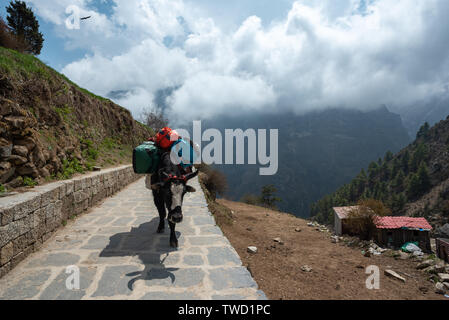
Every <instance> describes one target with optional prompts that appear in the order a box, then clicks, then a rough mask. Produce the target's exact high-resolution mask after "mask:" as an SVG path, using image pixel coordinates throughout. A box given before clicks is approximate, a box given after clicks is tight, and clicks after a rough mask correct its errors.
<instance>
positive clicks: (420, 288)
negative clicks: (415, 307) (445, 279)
mask: <svg viewBox="0 0 449 320" xmlns="http://www.w3.org/2000/svg"><path fill="white" fill-rule="evenodd" d="M418 289H419V291H421V292H422V293H424V294H426V293H427V292H429V289H427V288H426V287H419V288H418Z"/></svg>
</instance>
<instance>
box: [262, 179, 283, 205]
mask: <svg viewBox="0 0 449 320" xmlns="http://www.w3.org/2000/svg"><path fill="white" fill-rule="evenodd" d="M276 192H277V189H276V187H275V186H274V185H272V184H269V185H266V186H264V187H262V194H261V196H260V202H261V204H262V205H263V206H264V207H267V208H271V209H276V202H280V201H281V199H280V198H278V197H275V196H274V194H275V193H276Z"/></svg>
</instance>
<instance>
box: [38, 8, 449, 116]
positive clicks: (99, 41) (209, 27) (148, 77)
mask: <svg viewBox="0 0 449 320" xmlns="http://www.w3.org/2000/svg"><path fill="white" fill-rule="evenodd" d="M77 1H78V3H79V5H80V6H82V7H83V8H85V10H86V12H89V13H90V12H91V11H89V10H90V9H89V1H88V0H77ZM32 2H33V3H34V5H35V6H36V7H38V8H39V11H38V12H39V14H40V15H42V16H44V17H46V18H47V19H49V21H52V22H53V23H55V24H57V25H61V26H62V24H61V19H62V18H61V17H63V14H59V13H58V12H60V11H61V10H62V9H61V8H63V4H62V3H64V4H65V2H64V1H61V4H59V1H58V6H57V7H53V8H51V7H50V4H51V3H53V4H54V3H55V1H50V0H39V1H32ZM73 2H74V1H72V0H71V1H70V3H73ZM75 2H76V1H75ZM114 2H115V4H116V6H115V8H114V12H113V14H112V16H110V17H107V16H105V15H100V14H96V16H95V17H98V20H97V19H95V22H93V25H92V26H90V27H86V30H82V31H81V32H79V33H78V34H71V33H69V32H67V31H65V30H62V29H60V30H61V31H60V32H61V33H62V34H64V36H65V37H66V38H67V39H69V40H68V43H70V44H71V45H73V46H80V47H83V48H87V49H88V50H89V51H90V52H91V54H89V55H87V56H86V57H84V58H83V59H82V60H80V61H75V62H73V63H71V64H69V65H67V66H66V67H65V68H64V70H63V72H64V73H65V74H66V75H67V76H69V77H70V78H71V79H72V80H74V81H75V82H77V83H79V84H80V85H81V86H84V87H87V88H88V89H90V90H92V91H94V92H95V93H97V94H102V95H106V94H108V93H109V92H110V91H116V90H128V95H127V96H125V97H124V98H121V99H120V100H119V101H117V102H119V103H122V104H123V105H124V106H125V107H128V108H130V109H131V110H132V111H133V112H134V115H135V116H137V113H138V112H139V111H140V110H141V108H142V107H144V106H145V105H144V104H149V103H150V101H145V100H146V99H148V100H151V99H152V97H154V95H155V93H156V92H157V91H158V90H162V89H165V88H167V87H170V88H175V90H174V92H173V94H172V96H171V97H170V98H169V99H168V100H167V102H168V103H169V104H170V106H171V108H172V109H171V110H172V112H173V114H175V115H176V114H178V115H179V114H182V115H184V116H189V115H191V116H192V117H208V116H212V115H216V114H220V113H224V112H238V110H265V111H267V110H268V111H279V110H280V111H282V110H294V111H296V112H298V113H301V112H307V111H310V110H317V109H322V108H327V107H346V108H356V109H370V108H374V107H378V106H380V105H382V104H387V105H390V106H393V107H395V108H400V107H401V106H405V105H409V104H412V103H414V102H416V101H421V100H423V99H425V98H426V97H431V96H433V95H434V94H437V93H440V92H441V91H442V90H443V88H445V87H447V85H448V82H449V79H448V78H449V76H448V75H449V20H448V19H447V15H448V14H449V2H448V1H447V0H426V1H422V0H397V1H390V0H365V1H364V3H365V4H366V5H365V6H363V3H362V4H361V2H360V1H358V0H341V1H334V0H323V1H319V2H317V1H312V0H302V1H297V2H295V3H294V4H293V6H292V7H291V9H290V11H289V12H288V15H286V16H284V18H283V19H279V20H277V21H276V22H273V23H271V24H269V25H266V24H263V23H262V21H261V19H260V18H258V17H256V16H250V17H248V18H247V19H246V20H245V21H244V22H243V23H242V24H241V25H240V26H239V27H238V28H237V29H232V28H231V29H222V28H220V27H219V26H217V25H216V23H215V21H214V19H213V18H212V17H208V16H199V15H198V12H201V11H199V10H196V8H195V7H194V3H193V4H192V2H189V3H184V2H183V1H182V0H175V1H168V0H131V1H130V0H126V1H125V0H115V1H114ZM67 3H68V1H67ZM336 3H338V5H336ZM51 9H53V13H54V16H52V15H51V14H50V13H51V12H50V11H49V10H51ZM223 14H226V13H223ZM58 17H59V18H58ZM181 17H182V18H181ZM61 28H62V27H61ZM167 39H172V41H171V44H170V45H167V43H166V41H167Z"/></svg>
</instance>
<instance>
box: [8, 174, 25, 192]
mask: <svg viewBox="0 0 449 320" xmlns="http://www.w3.org/2000/svg"><path fill="white" fill-rule="evenodd" d="M22 185H23V178H22V177H20V176H19V177H17V178H15V179H13V180H11V181H10V182H8V183H7V184H5V187H6V188H7V189H14V188H18V187H21V186H22Z"/></svg>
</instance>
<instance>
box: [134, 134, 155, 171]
mask: <svg viewBox="0 0 449 320" xmlns="http://www.w3.org/2000/svg"><path fill="white" fill-rule="evenodd" d="M159 160H160V155H159V150H158V147H157V146H156V144H155V143H154V142H153V141H146V142H144V143H142V144H141V145H140V146H138V147H136V148H135V149H134V150H133V169H134V173H141V174H152V173H154V172H155V171H156V170H157V167H158V166H159Z"/></svg>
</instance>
